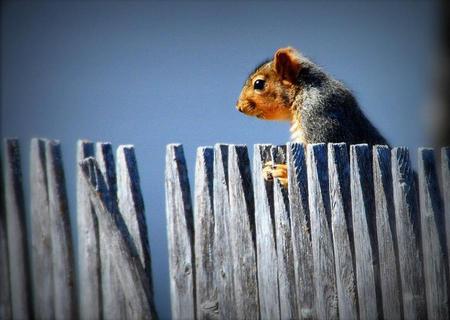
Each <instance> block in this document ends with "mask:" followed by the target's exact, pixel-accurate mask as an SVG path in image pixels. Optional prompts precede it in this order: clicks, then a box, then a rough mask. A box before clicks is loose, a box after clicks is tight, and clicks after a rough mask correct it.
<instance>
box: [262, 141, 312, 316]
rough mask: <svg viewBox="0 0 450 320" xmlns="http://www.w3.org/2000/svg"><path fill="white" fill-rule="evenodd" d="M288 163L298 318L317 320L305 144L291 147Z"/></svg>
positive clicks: (289, 145)
mask: <svg viewBox="0 0 450 320" xmlns="http://www.w3.org/2000/svg"><path fill="white" fill-rule="evenodd" d="M287 163H288V189H289V211H290V213H291V214H290V218H291V234H292V249H293V254H294V270H295V286H296V288H297V306H298V315H299V317H300V318H301V319H312V318H314V317H316V316H315V307H314V303H315V302H314V296H315V291H314V269H313V256H312V244H311V223H310V214H309V207H308V178H307V175H306V160H305V150H304V148H303V145H302V144H298V143H290V144H288V147H287ZM258 262H259V255H258ZM258 280H259V279H258Z"/></svg>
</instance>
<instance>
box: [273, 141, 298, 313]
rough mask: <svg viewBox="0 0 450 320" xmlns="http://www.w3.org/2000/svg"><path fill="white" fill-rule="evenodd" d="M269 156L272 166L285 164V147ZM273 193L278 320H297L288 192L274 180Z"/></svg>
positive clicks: (274, 150)
mask: <svg viewBox="0 0 450 320" xmlns="http://www.w3.org/2000/svg"><path fill="white" fill-rule="evenodd" d="M271 155H272V162H273V163H274V164H284V163H286V147H285V146H279V147H272V149H271ZM286 169H287V168H286ZM273 192H274V195H273V198H274V213H275V214H274V220H275V234H276V236H275V239H276V248H277V261H278V290H279V294H280V318H281V319H298V308H297V296H296V288H295V271H294V257H293V250H292V240H291V238H292V236H291V225H290V213H289V198H288V190H287V189H286V188H285V187H283V186H282V185H281V184H280V181H279V180H278V179H276V178H275V181H274V183H273Z"/></svg>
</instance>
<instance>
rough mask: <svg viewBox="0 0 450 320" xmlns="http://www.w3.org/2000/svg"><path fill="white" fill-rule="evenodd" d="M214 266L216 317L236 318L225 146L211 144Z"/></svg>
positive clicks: (226, 149)
mask: <svg viewBox="0 0 450 320" xmlns="http://www.w3.org/2000/svg"><path fill="white" fill-rule="evenodd" d="M213 171H214V182H213V198H214V235H215V239H218V240H217V241H214V261H213V262H214V266H215V268H214V269H215V275H214V277H215V282H216V285H217V299H218V301H219V318H220V319H227V318H229V319H236V317H237V315H236V308H235V300H236V299H235V294H234V280H233V256H232V251H231V235H230V201H229V195H228V189H229V181H228V146H227V145H223V144H216V145H215V146H214V168H213Z"/></svg>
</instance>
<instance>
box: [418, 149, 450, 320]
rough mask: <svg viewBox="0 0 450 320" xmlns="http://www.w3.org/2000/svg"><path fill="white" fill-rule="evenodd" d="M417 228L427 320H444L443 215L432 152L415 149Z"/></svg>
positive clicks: (445, 290)
mask: <svg viewBox="0 0 450 320" xmlns="http://www.w3.org/2000/svg"><path fill="white" fill-rule="evenodd" d="M418 160H419V161H418V162H419V195H420V227H421V236H422V252H423V267H424V280H425V293H426V299H427V311H428V318H429V319H448V318H449V314H448V305H447V302H448V301H447V300H448V293H447V286H448V283H447V281H448V269H447V263H448V261H447V256H446V254H447V252H446V251H447V250H446V247H445V246H446V243H445V230H444V228H445V226H444V211H443V207H442V201H441V193H440V190H439V184H438V178H437V173H436V165H435V160H434V150H433V149H427V148H419V151H418Z"/></svg>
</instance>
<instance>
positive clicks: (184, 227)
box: [165, 144, 196, 319]
mask: <svg viewBox="0 0 450 320" xmlns="http://www.w3.org/2000/svg"><path fill="white" fill-rule="evenodd" d="M165 183H166V215H167V235H168V245H169V268H170V270H169V274H170V289H171V290H170V293H171V304H172V317H173V318H174V319H194V318H195V316H196V310H195V308H196V303H195V287H194V286H195V270H194V264H195V260H194V251H193V250H194V229H193V217H192V205H191V194H190V187H189V181H188V175H187V168H186V162H185V159H184V152H183V147H182V146H181V145H177V144H170V145H168V146H167V153H166V182H165Z"/></svg>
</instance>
